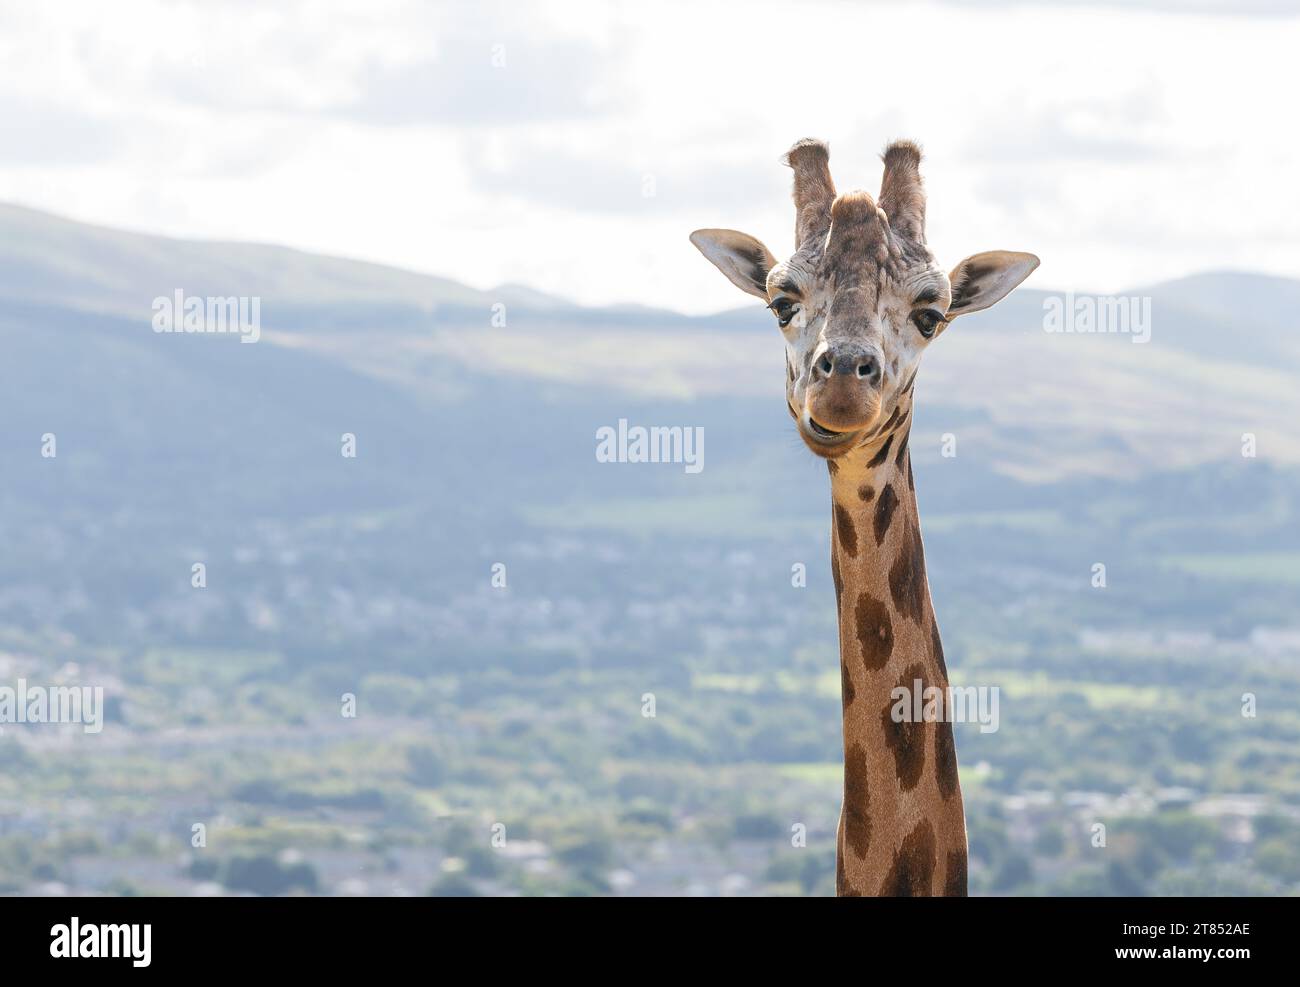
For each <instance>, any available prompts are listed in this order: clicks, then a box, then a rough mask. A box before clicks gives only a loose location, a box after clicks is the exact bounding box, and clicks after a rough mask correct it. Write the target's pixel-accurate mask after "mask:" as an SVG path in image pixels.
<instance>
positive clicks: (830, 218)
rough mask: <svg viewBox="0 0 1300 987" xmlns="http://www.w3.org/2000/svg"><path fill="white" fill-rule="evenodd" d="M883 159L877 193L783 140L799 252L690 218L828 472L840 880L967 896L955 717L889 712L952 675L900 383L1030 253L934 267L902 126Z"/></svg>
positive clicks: (906, 399) (809, 147)
mask: <svg viewBox="0 0 1300 987" xmlns="http://www.w3.org/2000/svg"><path fill="white" fill-rule="evenodd" d="M883 159H884V177H883V179H882V181H881V185H880V193H879V196H878V198H873V197H872V196H871V194H870V193H868V192H864V191H853V192H846V193H842V194H839V193H837V192H836V191H835V183H834V181H833V180H832V179H831V172H830V153H829V149H828V148H827V146H826V144H825V143H824V142H822V141H818V140H811V139H805V140H801V141H798V142H797V143H796V144H795V145H794V146H793V147H792V148H790V150H789V152H788V153H787V154H786V157H785V163H786V164H787V165H788V166H789V167H790V168H791V169H792V170H793V172H794V190H793V197H794V206H795V250H794V253H792V254H791V255H790V256H789V257H788V258H787V259H786V260H784V261H778V260H777V259H776V258H775V257H774V256H773V255H772V252H771V251H770V250H768V248H767V247H766V246H764V244H763V243H762V242H760V241H759V240H757V239H755V238H754V237H752V236H749V235H748V234H745V233H739V232H737V231H735V230H721V229H704V230H696V231H695V232H694V233H692V234H691V242H692V243H694V244H695V246H696V247H698V248H699V250H700V252H701V253H703V254H704V256H705V257H707V258H708V259H709V260H710V261H711V262H712V263H713V264H714V265H715V266H716V267H717V268H718V269H719V270H720V271H722V273H723V274H724V275H726V277H727V278H728V280H730V281H731V282H732V283H733V284H735V285H736V286H737V287H739V288H740V289H741V290H743V291H746V292H748V293H749V294H751V295H755V296H757V297H759V298H761V299H763V301H764V303H765V304H766V305H767V307H768V308H769V309H771V311H772V312H773V314H774V315H775V317H776V320H777V325H778V327H779V328H780V330H781V334H782V336H783V337H784V340H785V350H786V381H785V393H786V404H787V407H788V410H789V412H790V415H791V417H792V418H794V420H795V424H796V427H797V429H798V431H799V436H800V437H801V438H802V439H803V441H804V443H805V444H806V445H807V446H808V448H809V449H811V450H812V452H813V453H815V454H816V455H818V456H821V457H822V458H824V459H825V460H826V461H827V467H828V469H829V472H830V476H831V500H832V525H831V573H832V576H833V578H834V582H835V595H836V602H837V605H838V608H839V637H840V681H841V689H842V700H843V708H844V801H843V807H842V810H841V813H840V822H839V829H838V836H837V841H836V892H837V893H838V894H841V895H964V894H966V822H965V816H964V813H963V809H962V798H961V786H960V784H959V782H958V776H957V754H956V747H955V745H954V742H953V734H952V724H951V722H950V721H949V718H948V717H947V716H940V717H938V718H937V719H935V720H922V721H920V722H913V721H911V719H910V718H905V719H903V720H901V721H900V720H899V718H897V717H896V716H895V715H894V714H893V713H892V710H893V707H894V705H895V701H894V699H893V698H892V697H893V695H894V692H895V690H897V689H899V688H908V689H911V688H916V687H917V685H916V684H917V683H920V686H919V687H920V688H922V689H936V690H938V691H939V692H940V693H941V694H944V695H946V694H947V689H948V670H947V667H946V666H945V664H944V656H943V645H942V643H941V642H940V638H939V628H938V624H937V623H936V621H935V616H934V609H933V606H932V605H931V602H930V589H929V584H928V583H927V582H926V577H925V555H924V550H923V547H922V544H921V527H920V521H919V519H918V516H917V511H916V496H915V490H914V481H913V476H912V460H911V453H910V451H909V446H908V438H909V436H910V432H911V425H912V396H913V391H914V387H915V384H916V375H917V369H918V367H919V365H920V361H921V355H922V354H923V353H924V352H925V350H926V349H927V348H928V347H929V346H930V345H931V344H932V343H933V342H934V341H935V340H936V339H938V338H939V337H940V336H942V335H943V334H944V332H946V331H947V330H948V327H949V326H950V325H951V323H952V322H953V320H955V319H956V318H958V317H959V316H962V315H966V314H968V313H971V312H978V311H981V310H983V309H986V308H988V307H989V306H991V305H993V304H994V303H996V302H998V301H1000V300H1001V299H1002V298H1004V297H1006V295H1008V294H1009V293H1010V292H1011V291H1012V290H1013V289H1014V288H1015V287H1016V286H1017V285H1019V284H1020V283H1021V282H1022V281H1024V280H1025V278H1027V277H1028V276H1029V275H1030V273H1031V272H1032V271H1033V270H1034V268H1036V267H1037V266H1038V258H1037V257H1035V256H1034V255H1033V254H1027V253H1020V252H1015V251H1007V250H992V251H986V252H984V253H979V254H975V255H973V256H971V257H968V258H966V259H965V260H964V261H962V262H961V263H960V264H958V265H957V266H956V267H955V268H953V269H952V270H951V271H950V272H946V273H945V271H944V270H943V269H942V268H941V267H939V265H938V264H937V263H936V262H935V259H934V255H933V254H932V253H931V252H930V250H929V248H928V247H927V246H926V242H925V189H924V186H923V184H922V181H921V170H920V165H921V151H920V148H919V147H917V145H915V144H913V143H912V142H910V141H898V142H895V143H893V144H890V145H889V146H888V147H887V148H886V149H885V153H884V155H883Z"/></svg>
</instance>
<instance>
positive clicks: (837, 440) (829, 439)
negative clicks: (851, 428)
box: [798, 415, 856, 456]
mask: <svg viewBox="0 0 1300 987" xmlns="http://www.w3.org/2000/svg"><path fill="white" fill-rule="evenodd" d="M798 422H799V434H800V436H801V437H802V438H803V440H804V442H805V444H807V446H808V448H809V449H811V450H812V451H813V452H815V453H817V455H819V456H838V455H840V454H842V453H843V452H845V451H847V449H848V448H849V445H850V443H851V442H852V439H853V437H854V435H855V434H856V433H855V432H837V431H836V430H835V429H833V428H827V427H826V426H825V425H819V424H818V423H817V422H816V421H814V420H813V417H812V415H805V416H803V417H802V418H800V419H798Z"/></svg>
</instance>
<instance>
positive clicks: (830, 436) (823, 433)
mask: <svg viewBox="0 0 1300 987" xmlns="http://www.w3.org/2000/svg"><path fill="white" fill-rule="evenodd" d="M808 431H810V432H812V434H813V435H815V436H817V438H819V439H825V440H826V441H829V442H833V441H835V440H836V439H840V438H843V437H844V436H846V435H848V434H849V433H848V432H836V431H834V430H833V429H829V428H823V427H822V426H821V425H818V424H817V423H816V422H815V421H813V418H812V416H811V415H809V416H808Z"/></svg>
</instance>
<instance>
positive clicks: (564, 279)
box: [0, 0, 1300, 312]
mask: <svg viewBox="0 0 1300 987" xmlns="http://www.w3.org/2000/svg"><path fill="white" fill-rule="evenodd" d="M272 6H274V7H276V8H277V9H276V10H275V11H272V10H270V9H269V8H271V7H272ZM1294 6H1295V5H1294V4H1284V3H1276V2H1270V0H1243V2H1239V3H1226V2H1225V3H1216V2H1213V0H1200V2H1197V0H1191V2H1188V3H1184V4H1179V3H1176V2H1174V0H1168V2H1158V0H1152V2H1146V3H1115V4H1114V5H1108V4H1091V5H1085V4H1081V3H1071V2H1059V0H1058V2H1056V3H1051V2H1047V3H1035V4H1033V5H1028V4H1026V5H1020V4H1016V3H999V2H992V0H986V2H983V3H966V4H962V5H956V4H944V3H935V4H918V3H898V4H892V3H882V4H878V5H869V4H863V3H857V4H852V5H850V4H847V3H834V4H825V5H822V6H816V5H812V4H807V3H800V4H792V3H780V4H771V5H767V4H764V3H761V2H746V3H735V4H724V3H717V2H705V0H694V2H691V3H687V4H682V5H680V6H675V5H672V4H668V3H661V2H653V3H651V2H646V0H638V2H636V3H631V4H627V5H625V6H618V5H614V4H610V3H597V4H591V5H587V4H582V3H573V2H565V3H557V4H555V5H553V6H549V7H547V6H539V5H536V4H529V5H527V7H525V6H524V5H522V4H514V5H508V4H502V5H492V4H484V3H464V4H461V3H449V4H441V5H432V4H404V3H386V2H382V0H360V2H357V3H333V4H325V3H319V2H313V3H302V4H300V5H295V4H292V3H278V4H275V5H271V4H265V3H254V2H248V3H242V2H240V3H227V4H225V5H223V6H220V8H219V5H217V4H214V3H202V4H199V3H195V4H188V3H176V2H160V3H139V4H130V3H116V2H115V3H111V4H109V3H99V2H88V3H84V4H73V3H58V4H54V3H49V4H44V3H43V4H29V3H18V2H13V3H3V4H0V200H4V201H9V202H16V203H20V204H23V205H29V206H34V207H37V208H42V209H48V210H51V211H54V212H58V213H62V214H65V215H68V216H71V217H73V218H76V219H82V220H87V221H92V222H96V223H103V224H108V225H113V226H121V227H126V228H130V229H136V230H143V231H148V232H158V233H165V234H169V235H174V236H180V237H193V238H210V239H237V240H254V241H264V242H273V243H281V244H287V245H290V246H295V247H301V248H304V249H307V250H313V251H319V252H325V253H333V254H341V255H344V256H349V257H358V258H364V259H367V260H374V261H380V262H384V263H389V264H394V265H398V266H402V267H406V268H411V269H414V270H418V271H424V272H428V273H433V274H441V275H445V276H449V277H453V278H456V279H458V280H462V281H465V282H468V283H469V284H472V285H474V286H476V287H480V288H488V287H491V286H493V285H495V284H498V283H501V282H507V281H509V282H522V283H525V284H529V285H533V286H536V287H539V288H542V289H544V290H547V291H551V292H554V293H557V294H561V295H565V296H568V297H571V298H574V299H577V300H579V301H582V302H587V303H614V302H640V303H644V304H653V305H662V306H666V307H671V308H677V309H681V310H685V311H693V312H701V311H710V310H715V309H719V308H728V307H734V306H736V305H739V304H742V303H743V302H744V296H742V295H741V294H740V293H739V292H738V291H737V290H736V289H734V288H732V287H731V286H730V285H728V284H727V283H726V282H725V281H724V280H723V279H722V278H721V276H720V275H718V274H717V273H716V272H715V271H714V270H713V268H712V267H710V266H709V265H708V264H707V262H706V261H704V259H703V258H702V257H700V256H699V255H698V254H697V253H696V252H695V250H694V248H693V247H691V246H690V244H689V242H688V241H687V234H688V233H689V232H690V231H691V230H692V229H695V228H697V227H701V226H724V227H733V228H736V229H741V230H744V231H746V232H749V233H753V234H754V235H756V236H758V237H760V238H761V239H763V240H764V241H766V242H767V244H768V245H769V246H770V247H771V248H772V249H773V252H774V253H777V254H778V255H784V254H786V253H788V252H789V250H790V249H791V246H792V237H793V232H792V230H793V211H792V208H791V206H790V203H789V172H788V171H787V170H786V169H785V168H784V167H782V166H781V165H780V163H779V158H780V155H781V154H782V152H783V151H784V150H785V148H786V147H788V146H789V145H790V144H791V143H792V142H793V141H794V140H795V139H797V138H800V137H804V136H815V137H821V138H824V139H826V140H828V141H829V142H830V144H831V167H832V171H833V172H834V174H835V179H836V183H837V185H838V186H839V188H840V189H841V190H847V189H850V188H854V187H865V188H867V189H870V190H872V191H873V192H874V191H875V190H876V189H877V187H878V185H879V179H880V162H879V157H878V155H879V152H880V150H881V148H882V147H883V145H884V144H885V142H886V141H887V140H889V139H891V138H895V137H910V138H913V139H916V140H918V141H919V142H920V143H922V144H923V145H924V147H925V149H926V155H927V160H926V164H925V166H924V172H925V176H926V180H927V183H928V186H929V189H930V210H929V232H930V243H931V246H932V247H933V249H934V250H935V252H936V253H937V254H938V256H939V258H940V260H941V261H942V262H943V263H945V264H946V265H948V266H952V265H954V264H956V262H957V261H958V260H960V259H961V258H962V257H963V256H965V255H967V254H969V253H973V252H976V251H979V250H986V249H992V248H1006V249H1020V250H1031V251H1033V252H1035V253H1037V254H1039V255H1040V256H1041V257H1042V259H1043V266H1042V268H1041V269H1040V271H1039V272H1038V273H1036V274H1035V276H1034V279H1033V282H1032V283H1033V284H1034V285H1035V286H1038V287H1046V288H1077V289H1092V290H1101V291H1116V290H1119V289H1122V288H1124V287H1127V286H1132V285H1135V284H1141V283H1144V282H1149V281H1154V280H1160V279H1166V278H1170V277H1176V276H1180V275H1183V274H1188V273H1192V272H1195V271H1200V270H1206V269H1212V268H1225V267H1228V268H1241V269H1250V270H1258V271H1266V272H1271V273H1277V274H1284V275H1293V276H1294V275H1300V223H1298V222H1297V216H1300V192H1298V191H1297V189H1298V188H1300V181H1298V176H1300V138H1298V137H1297V134H1296V127H1295V122H1294V116H1295V113H1294V100H1295V94H1296V93H1297V92H1298V91H1300V68H1297V56H1296V52H1297V51H1300V18H1297V17H1296V16H1294V15H1290V14H1286V13H1284V11H1285V10H1286V9H1287V8H1288V7H1294ZM1217 11H1231V12H1230V13H1218V12H1217ZM232 290H233V289H232Z"/></svg>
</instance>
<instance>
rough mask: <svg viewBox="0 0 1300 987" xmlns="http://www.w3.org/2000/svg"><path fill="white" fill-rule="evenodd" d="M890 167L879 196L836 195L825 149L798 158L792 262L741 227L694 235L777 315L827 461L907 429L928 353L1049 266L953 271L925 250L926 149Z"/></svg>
mask: <svg viewBox="0 0 1300 987" xmlns="http://www.w3.org/2000/svg"><path fill="white" fill-rule="evenodd" d="M884 162H885V172H884V179H883V180H882V182H881V186H880V197H879V200H876V199H873V198H872V197H871V195H870V194H869V193H867V192H863V191H855V192H846V193H844V194H842V195H837V194H836V192H835V184H834V182H832V181H831V173H830V167H829V152H828V149H827V146H826V145H825V144H824V143H822V142H821V141H816V140H802V141H799V142H798V143H797V144H795V145H794V147H792V148H791V149H790V150H789V152H788V153H787V154H786V157H785V163H786V164H787V165H789V166H790V168H791V169H792V170H793V171H794V206H795V242H796V248H795V252H794V253H793V254H792V255H791V256H790V257H789V259H787V260H784V261H778V260H777V259H776V258H775V257H773V256H772V253H771V251H769V250H768V249H767V247H765V246H764V245H763V244H762V242H760V241H759V240H757V239H755V238H754V237H752V236H749V235H748V234H745V233H738V232H736V231H735V230H696V231H695V232H694V233H692V234H691V242H692V243H694V244H695V246H696V247H698V248H699V249H700V251H701V253H703V254H704V256H705V257H707V258H708V259H709V260H710V261H712V262H713V264H714V265H716V266H717V268H718V269H719V270H720V271H722V273H723V274H725V275H726V276H727V278H728V279H729V280H730V281H731V282H732V283H733V284H735V285H736V286H737V287H739V288H740V289H742V290H743V291H747V292H749V293H750V294H751V295H757V296H758V297H759V298H761V299H763V301H764V302H765V303H767V307H768V308H769V309H771V310H772V313H773V314H774V315H775V316H776V320H777V325H778V326H779V327H780V329H781V333H782V335H783V336H784V337H785V346H786V401H787V404H788V405H789V409H790V414H791V415H792V416H793V417H794V419H795V422H796V423H797V425H798V428H799V435H800V436H801V437H802V438H803V440H804V442H806V443H807V444H808V447H809V448H810V449H812V451H813V452H815V453H817V454H818V455H819V456H824V457H826V458H827V459H834V458H838V457H841V456H845V455H848V454H850V453H852V452H853V451H854V450H855V449H859V448H862V447H863V446H869V445H871V444H872V442H873V440H874V439H877V438H879V437H881V436H882V435H883V434H884V433H885V432H887V431H889V430H890V429H891V428H892V427H894V426H895V425H896V424H897V425H901V424H902V423H903V422H904V420H905V419H906V417H907V413H908V412H909V411H910V409H911V392H912V384H913V382H914V381H915V379H916V370H917V367H918V365H919V364H920V361H921V354H922V353H924V352H925V350H926V348H927V347H928V346H929V345H930V344H931V343H932V342H934V340H935V339H937V338H938V337H939V336H940V335H942V333H943V332H944V330H945V329H946V328H947V327H948V324H949V323H950V322H952V320H953V319H955V318H957V316H959V315H966V314H967V313H969V312H978V311H980V310H981V309H986V308H988V307H989V306H990V305H992V304H994V303H995V302H997V301H999V300H1000V299H1002V298H1003V297H1005V296H1006V295H1007V294H1008V293H1010V292H1011V290H1012V289H1013V288H1015V287H1016V286H1017V285H1018V284H1020V282H1022V281H1024V279H1025V278H1027V277H1028V276H1029V274H1030V272H1031V271H1033V270H1034V268H1036V267H1037V266H1038V258H1037V257H1035V256H1034V255H1033V254H1024V253H1013V252H1011V251H1006V250H992V251H988V252H986V253H981V254H975V255H974V256H971V257H968V258H966V259H965V260H964V261H962V262H961V263H960V264H958V265H957V266H956V267H955V268H953V269H952V271H951V272H949V273H945V272H944V270H943V269H942V268H941V267H939V265H938V264H937V263H936V262H935V259H934V256H933V255H932V254H931V253H930V250H929V248H928V247H926V244H925V191H924V189H923V188H922V185H921V173H920V162H921V151H920V149H919V148H918V147H917V146H916V145H915V144H913V143H911V142H910V141H899V142H897V143H894V144H891V145H889V147H888V148H886V150H885V154H884Z"/></svg>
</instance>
